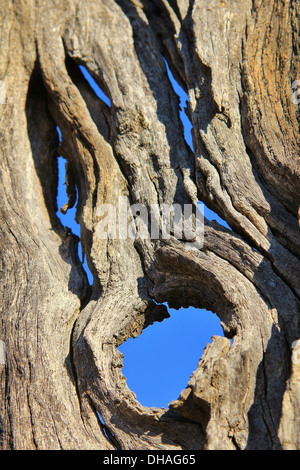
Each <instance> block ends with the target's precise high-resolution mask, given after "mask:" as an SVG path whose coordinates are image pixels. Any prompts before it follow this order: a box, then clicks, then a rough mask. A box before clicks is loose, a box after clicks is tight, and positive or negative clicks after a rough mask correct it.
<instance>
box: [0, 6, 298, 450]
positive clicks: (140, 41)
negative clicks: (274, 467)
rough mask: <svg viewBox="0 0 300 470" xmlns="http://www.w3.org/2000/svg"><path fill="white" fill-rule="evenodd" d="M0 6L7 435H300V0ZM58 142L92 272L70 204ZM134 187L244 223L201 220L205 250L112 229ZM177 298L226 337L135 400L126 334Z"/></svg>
mask: <svg viewBox="0 0 300 470" xmlns="http://www.w3.org/2000/svg"><path fill="white" fill-rule="evenodd" d="M2 5H3V6H2V9H1V13H0V16H1V20H0V28H1V39H0V45H1V55H0V80H2V85H3V84H5V91H6V95H5V99H4V100H2V103H1V104H0V110H1V119H0V126H1V128H0V130H1V134H0V136H1V137H0V138H1V176H0V187H1V201H0V214H1V226H0V228H1V230H0V247H1V330H0V340H1V343H0V346H1V349H0V359H1V361H0V362H1V364H0V383H1V388H0V389H1V409H0V410H1V411H0V418H1V421H0V426H1V446H2V448H3V449H51V450H52V449H100V450H104V449H112V450H113V449H115V448H116V449H124V450H127V449H168V450H169V449H179V450H180V449H192V450H196V449H300V419H299V417H300V359H299V357H300V352H299V349H300V340H299V338H300V322H299V320H300V308H299V307H300V303H299V297H300V263H299V256H300V237H299V220H298V217H299V216H300V212H299V200H300V179H299V176H300V166H299V161H300V160H299V108H298V105H297V100H295V96H296V95H297V93H296V94H295V90H294V88H293V87H292V85H293V84H294V82H295V81H296V80H297V79H299V80H300V61H299V51H300V49H299V45H300V42H299V34H300V25H299V18H300V7H299V3H298V2H297V1H294V0H290V1H288V0H281V1H279V0H265V1H262V0H252V1H251V0H240V1H236V2H235V1H231V0H218V1H217V0H211V1H210V2H207V1H204V0H190V1H188V0H178V1H177V0H170V1H167V0H154V1H153V0H151V1H150V0H149V1H148V0H131V1H130V0H115V1H113V0H101V1H100V0H88V1H84V2H79V1H77V0H73V1H72V0H61V1H59V2H58V1H55V0H48V1H42V0H35V1H33V0H22V1H17V0H2ZM164 59H165V60H166V61H167V63H168V65H169V67H170V69H171V70H172V72H173V75H174V76H175V78H176V79H177V81H178V82H179V84H180V85H181V86H182V87H183V89H184V90H186V92H187V93H188V96H189V102H188V106H187V114H188V116H189V119H190V121H191V124H192V126H193V130H192V137H193V148H194V153H193V152H192V151H191V150H190V148H189V146H188V145H187V144H186V142H185V139H184V133H183V127H182V123H181V120H180V116H179V102H178V98H177V95H176V94H175V92H174V91H173V88H172V85H171V83H170V81H169V79H168V75H167V71H166V66H165V62H164ZM79 65H84V66H85V67H86V69H87V70H88V71H89V72H90V74H91V75H92V76H93V77H94V79H95V80H96V82H97V83H98V84H99V85H100V86H101V87H102V89H103V90H104V91H105V92H106V94H107V95H108V96H109V98H110V101H111V107H108V106H106V105H105V104H104V103H103V102H102V101H101V100H100V99H99V98H98V97H97V96H96V95H95V94H94V92H93V91H92V89H90V88H89V86H88V84H87V82H86V81H85V80H84V78H83V76H82V75H81V73H80V71H79ZM2 90H4V85H3V86H2ZM57 126H58V127H59V128H60V130H61V133H62V141H61V143H60V142H59V139H58V133H57ZM59 155H64V156H65V158H66V159H67V162H68V168H69V173H68V181H69V182H70V184H69V185H68V191H69V193H70V199H69V205H70V206H71V205H72V204H74V202H75V194H76V192H77V195H78V201H77V212H76V214H77V215H76V218H77V221H78V222H79V223H80V227H81V239H80V241H81V244H82V247H83V250H84V253H85V256H86V259H87V262H88V265H89V268H90V270H91V272H92V274H93V277H94V283H93V286H92V288H91V287H90V286H89V284H88V281H87V277H86V274H85V272H84V270H83V268H82V265H81V262H80V260H79V258H78V255H77V246H78V239H77V237H76V236H75V235H73V234H72V233H70V232H69V231H68V230H65V229H64V227H63V226H62V224H61V223H60V221H59V219H58V217H57V215H56V212H57V207H56V193H57V180H58V171H57V157H58V156H59ZM72 179H73V185H72V184H71V183H72ZM120 197H123V199H122V200H123V201H127V202H128V205H129V204H130V205H132V204H135V203H139V204H142V205H143V206H145V207H146V208H148V209H149V208H150V207H151V205H152V204H160V205H161V204H168V205H172V204H175V203H176V204H180V205H181V207H183V205H184V204H193V205H194V207H195V206H196V205H197V203H198V201H203V202H204V203H205V204H206V205H207V206H208V207H209V208H211V209H212V210H213V211H215V212H216V213H218V214H219V215H220V216H221V217H222V218H223V219H225V220H226V221H227V223H228V224H229V226H230V227H231V230H229V229H226V228H224V227H222V226H220V225H219V224H218V223H216V222H209V221H208V220H206V219H205V223H204V244H203V246H202V247H201V245H199V246H198V248H197V245H195V243H193V242H191V241H188V240H186V239H178V238H176V237H175V235H174V234H173V236H171V237H170V239H168V240H166V239H154V238H150V237H148V238H146V239H141V238H140V239H139V238H137V239H134V238H132V237H124V239H114V238H111V239H109V238H106V239H105V238H103V239H101V238H100V237H99V232H98V228H99V222H100V221H101V217H100V215H99V207H101V204H111V205H112V206H113V207H116V206H117V205H118V204H119V201H120ZM124 198H125V199H124ZM66 209H67V208H65V210H66ZM163 302H168V303H169V306H170V307H174V308H180V307H187V306H194V307H197V308H206V309H208V310H212V311H213V312H215V313H216V314H217V315H218V316H219V318H220V320H221V324H222V326H223V329H224V335H225V337H224V338H221V337H213V339H212V343H211V344H209V345H208V346H207V347H206V349H205V351H204V353H203V355H202V357H201V359H200V361H199V364H198V368H197V370H196V371H194V373H193V375H192V376H191V379H190V381H189V383H188V384H187V388H186V389H185V390H183V391H182V393H181V395H180V397H179V398H178V399H177V400H175V401H173V402H172V403H171V404H170V406H169V409H168V410H166V409H162V408H160V409H157V408H146V407H143V406H142V405H141V404H140V403H139V402H138V401H137V399H136V397H135V395H134V393H132V392H131V390H129V388H128V387H127V385H126V380H125V378H124V376H123V374H122V355H121V353H120V352H119V351H118V349H117V347H118V346H119V345H120V344H121V343H122V342H124V341H126V339H128V338H129V337H131V336H137V335H139V334H140V333H141V331H142V329H143V328H145V327H147V326H148V325H150V324H151V323H153V322H154V321H161V320H162V319H163V318H165V317H167V315H168V314H167V311H166V308H165V307H164V306H162V305H160V304H161V303H163ZM230 339H232V344H231V342H230ZM174 398H175V397H174ZM99 416H100V417H101V419H99Z"/></svg>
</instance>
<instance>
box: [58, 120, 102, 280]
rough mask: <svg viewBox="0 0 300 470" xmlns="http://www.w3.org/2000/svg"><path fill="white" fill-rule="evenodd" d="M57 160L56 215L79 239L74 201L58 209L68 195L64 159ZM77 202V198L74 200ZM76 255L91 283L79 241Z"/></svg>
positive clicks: (90, 274)
mask: <svg viewBox="0 0 300 470" xmlns="http://www.w3.org/2000/svg"><path fill="white" fill-rule="evenodd" d="M56 130H57V132H58V136H59V142H60V143H61V131H60V129H59V127H57V128H56ZM57 161H58V187H57V207H58V211H57V217H58V218H59V219H60V221H61V223H62V225H63V226H64V227H65V228H67V227H68V228H69V229H71V230H72V233H74V234H75V235H77V236H78V238H79V240H80V225H79V224H78V223H77V222H76V220H75V216H76V203H75V204H74V206H73V207H71V208H69V209H68V210H67V211H66V213H65V214H63V213H62V212H61V211H60V210H59V209H60V208H61V207H63V206H64V204H65V203H66V202H67V201H68V195H67V192H66V160H65V159H64V158H63V157H61V156H59V157H58V158H57ZM76 202H77V200H76ZM78 256H79V259H80V261H81V262H82V266H83V269H84V270H85V272H86V275H87V278H88V281H89V283H90V284H93V275H92V273H91V271H90V270H89V267H88V264H87V262H86V259H83V255H82V247H81V243H80V241H79V243H78Z"/></svg>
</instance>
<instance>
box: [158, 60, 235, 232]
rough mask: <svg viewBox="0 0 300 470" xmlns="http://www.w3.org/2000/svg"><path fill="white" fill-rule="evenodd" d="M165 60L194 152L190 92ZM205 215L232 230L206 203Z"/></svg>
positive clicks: (183, 123) (188, 139)
mask: <svg viewBox="0 0 300 470" xmlns="http://www.w3.org/2000/svg"><path fill="white" fill-rule="evenodd" d="M164 62H165V65H166V69H167V73H168V78H169V80H170V83H171V85H172V88H173V90H174V92H175V93H176V95H177V96H178V98H179V116H180V119H181V122H182V125H183V132H184V138H185V141H186V143H187V145H188V146H189V147H190V149H191V150H192V152H194V148H193V140H192V128H193V125H192V123H191V121H190V119H189V118H188V116H187V113H186V111H185V109H186V108H187V104H188V103H189V101H190V100H189V97H188V94H187V93H186V92H185V91H184V89H183V88H182V87H181V86H180V85H179V83H178V82H177V81H176V80H175V78H174V76H173V74H172V72H171V70H170V68H169V66H168V63H167V61H166V59H164ZM199 204H203V202H202V201H199ZM204 216H205V217H206V218H207V219H208V220H210V221H212V220H216V221H217V222H218V223H219V224H220V225H223V226H224V227H226V228H228V229H229V230H231V228H230V227H229V225H228V224H227V222H226V221H225V220H224V219H222V217H220V216H219V215H218V214H216V213H215V212H214V211H212V210H211V209H209V208H208V207H207V206H205V205H204Z"/></svg>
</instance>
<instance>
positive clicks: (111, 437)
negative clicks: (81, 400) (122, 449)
mask: <svg viewBox="0 0 300 470" xmlns="http://www.w3.org/2000/svg"><path fill="white" fill-rule="evenodd" d="M96 414H97V418H98V421H99V424H100V427H101V429H102V432H103V434H104V436H105V437H106V439H107V440H108V442H109V443H110V444H111V445H112V446H113V447H114V449H115V450H118V445H117V441H116V438H115V436H114V435H113V433H112V432H111V431H110V430H109V429H108V428H107V426H106V425H105V423H104V421H103V419H102V416H101V415H100V413H99V412H98V411H96Z"/></svg>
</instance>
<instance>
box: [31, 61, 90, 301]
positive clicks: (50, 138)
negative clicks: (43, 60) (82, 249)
mask: <svg viewBox="0 0 300 470" xmlns="http://www.w3.org/2000/svg"><path fill="white" fill-rule="evenodd" d="M25 114H26V119H27V132H28V137H29V141H30V145H31V151H32V158H33V162H34V165H35V169H36V173H37V176H38V178H39V180H40V183H41V188H42V192H43V197H44V204H45V206H46V209H47V211H48V214H49V219H50V223H51V226H52V230H53V231H54V232H55V233H56V234H57V235H59V237H60V238H61V245H60V247H59V253H60V255H61V257H62V259H63V260H64V261H65V262H66V263H68V264H70V266H71V270H70V275H69V284H68V287H69V290H70V291H71V292H73V293H74V294H76V295H77V296H78V297H79V298H80V299H84V298H86V295H87V292H88V290H89V282H88V279H87V275H86V272H85V271H84V269H83V267H82V264H81V262H80V259H79V257H78V243H79V241H80V239H79V237H77V236H76V235H75V234H73V233H72V231H71V230H70V229H69V228H67V227H64V226H63V225H62V223H61V221H60V220H59V218H58V217H57V209H58V208H57V188H58V161H57V158H58V152H59V150H58V149H59V135H58V132H57V124H56V123H55V121H54V119H53V117H52V116H51V114H50V111H49V109H48V97H47V92H46V89H45V87H44V84H43V80H42V78H41V75H40V73H39V67H38V65H36V67H35V69H34V71H33V73H32V76H31V79H30V82H29V87H28V93H27V99H26V106H25Z"/></svg>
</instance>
